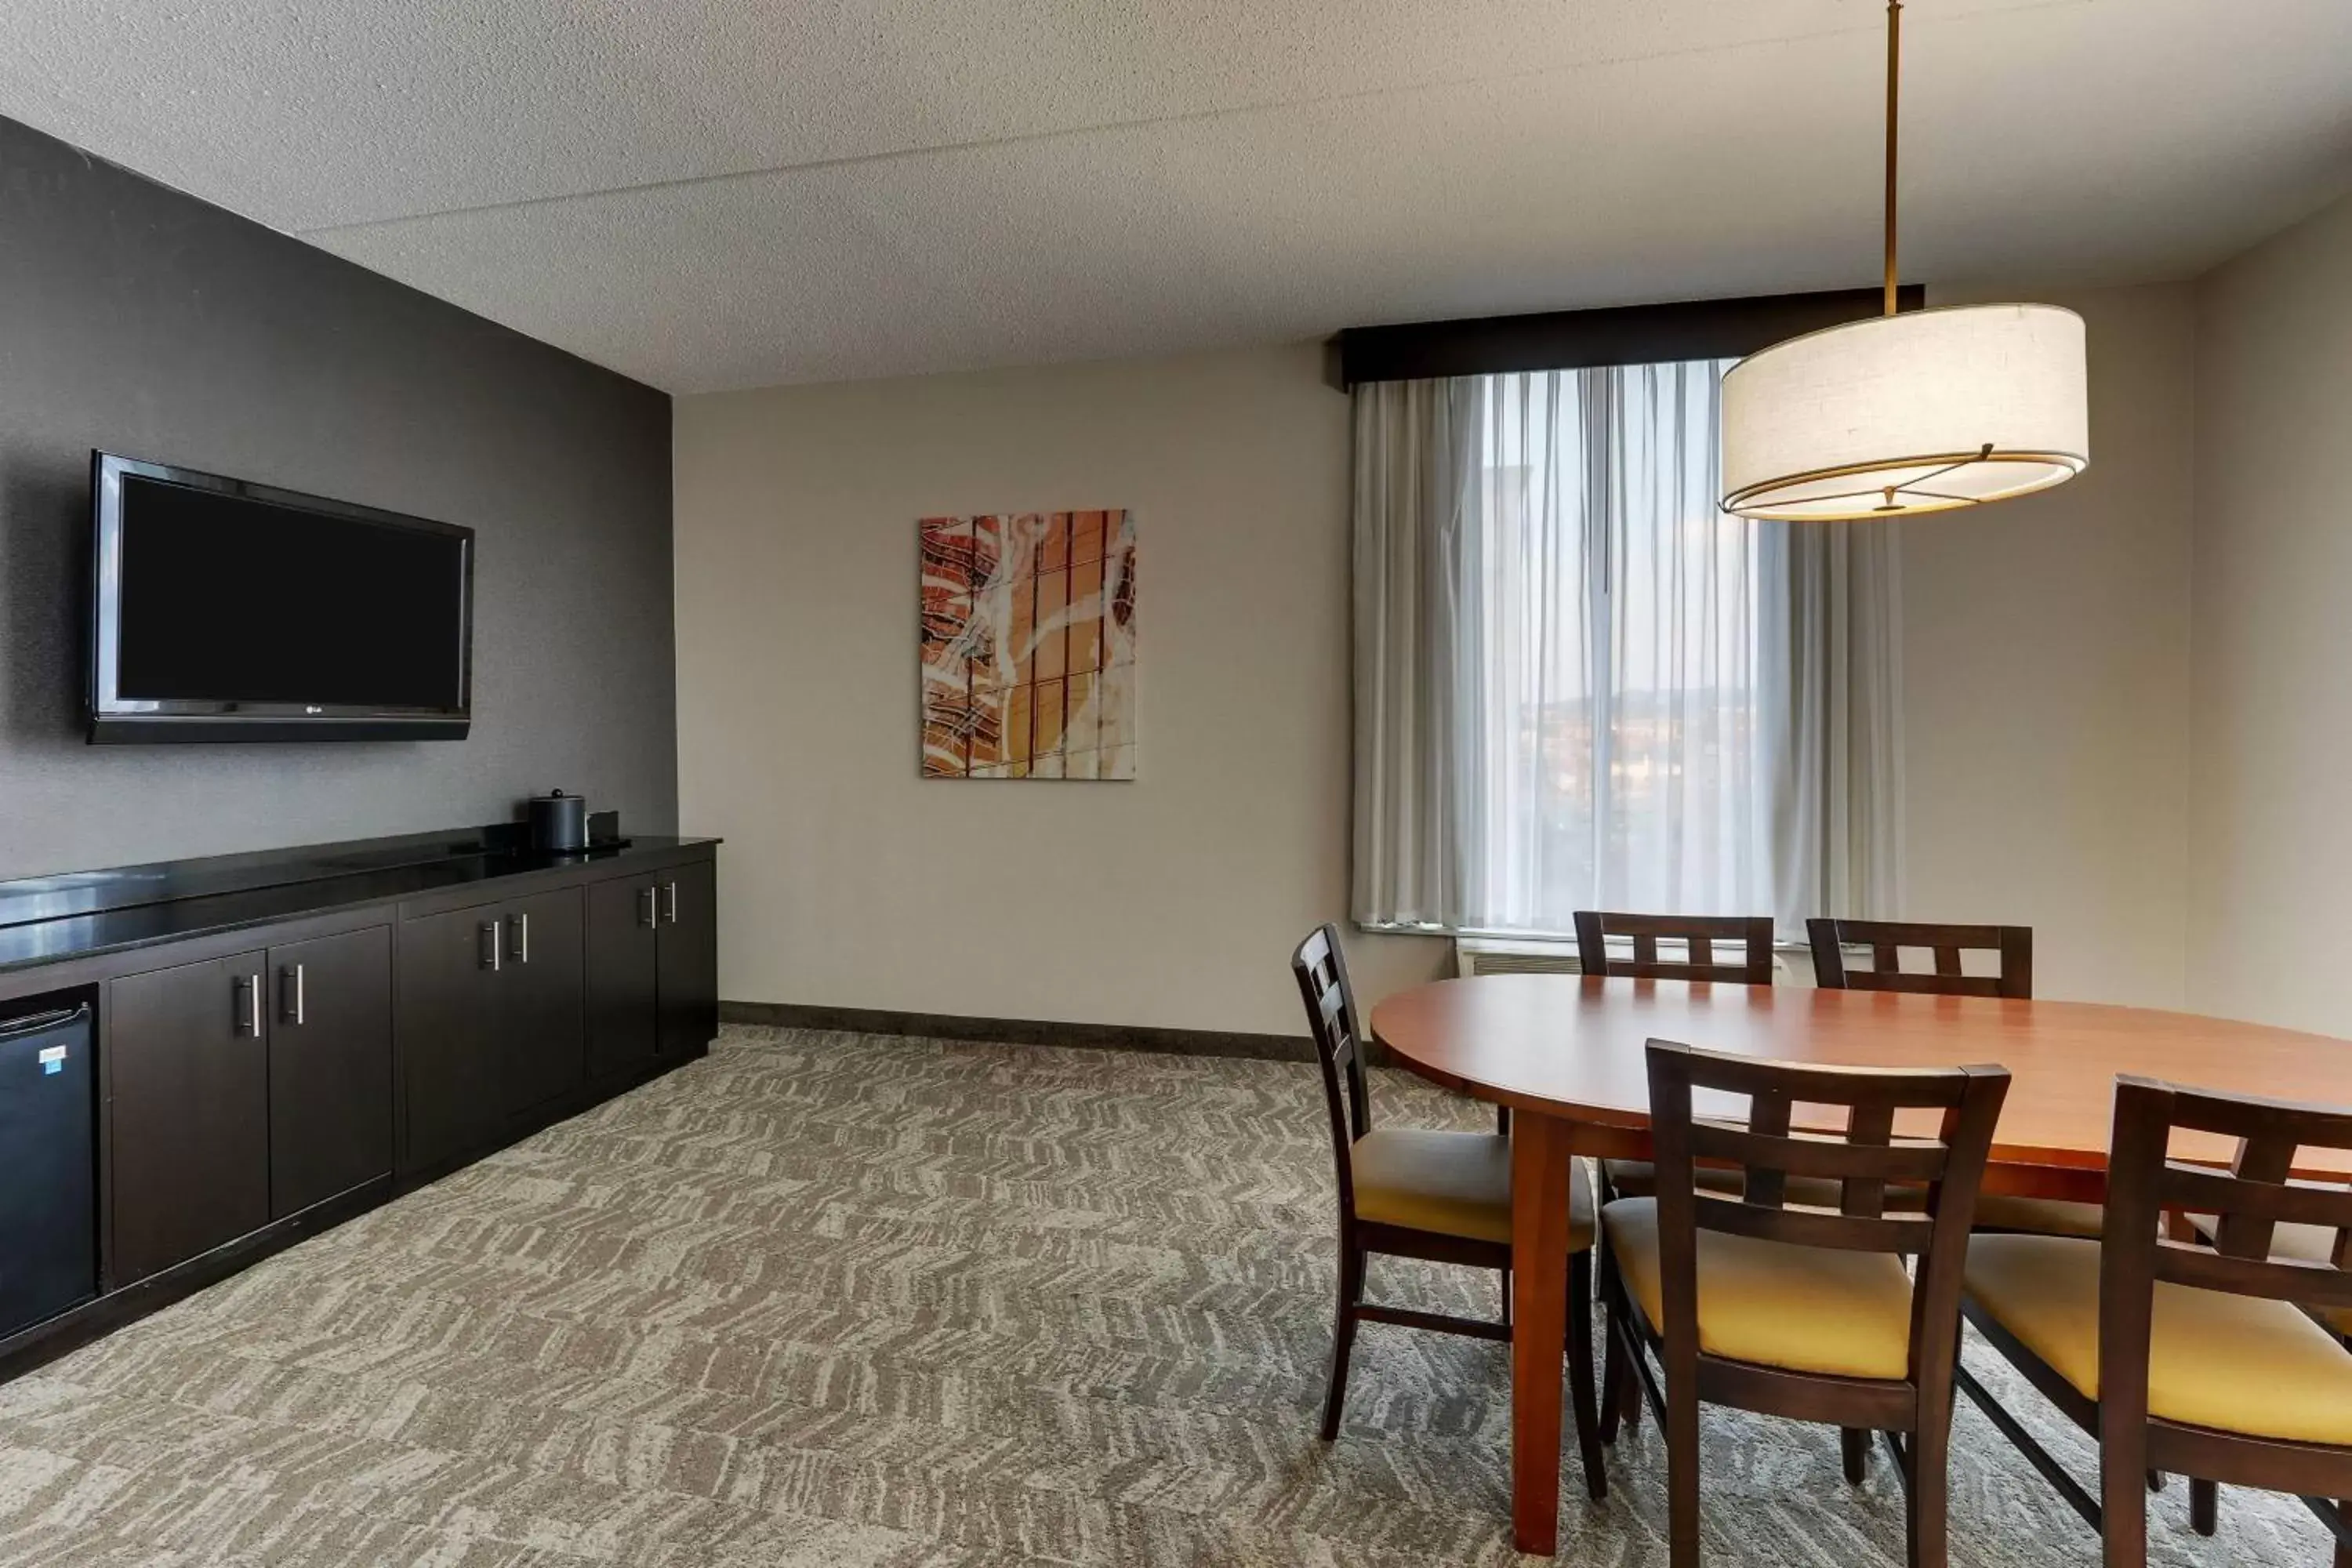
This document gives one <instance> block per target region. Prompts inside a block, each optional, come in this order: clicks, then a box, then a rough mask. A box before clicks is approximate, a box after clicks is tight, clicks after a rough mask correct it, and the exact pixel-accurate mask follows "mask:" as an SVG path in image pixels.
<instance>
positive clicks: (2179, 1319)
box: [1958, 1077, 2352, 1568]
mask: <svg viewBox="0 0 2352 1568" xmlns="http://www.w3.org/2000/svg"><path fill="white" fill-rule="evenodd" d="M2176 1129H2194V1130H2196V1131H2203V1132H2209V1133H2218V1134H2221V1136H2223V1137H2227V1138H2234V1139H2235V1140H2237V1152H2236V1156H2235V1158H2234V1159H2233V1160H2232V1161H2231V1165H2230V1168H2229V1169H2228V1170H2227V1171H2226V1172H2223V1171H2218V1170H2212V1169H2207V1168H2201V1167H2198V1166H2192V1165H2188V1164H2184V1163H2179V1162H2177V1161H2174V1160H2172V1159H2170V1158H2169V1156H2168V1147H2169V1144H2170V1142H2171V1138H2172V1134H2173V1132H2174V1131H2175V1130H2176ZM2303 1148H2324V1149H2352V1111H2347V1110H2328V1109H2326V1108H2323V1107H2318V1106H2308V1105H2294V1104H2289V1103H2286V1102H2284V1101H2279V1100H2252V1099H2238V1098H2234V1097H2231V1096H2228V1095H2221V1094H2215V1093H2210V1092H2208V1091H2206V1090H2202V1089H2186V1088H2180V1087H2178V1086H2175V1085H2172V1084H2167V1083H2161V1082H2158V1081H2156V1080H2154V1079H2141V1078H2129V1077H2126V1078H2122V1079H2117V1080H2116V1101H2115V1122H2114V1131H2113V1142H2112V1147H2111V1151H2110V1153H2109V1156H2108V1162H2107V1205H2106V1214H2107V1229H2106V1234H2105V1237H2103V1238H2101V1239H2100V1240H2098V1241H2090V1240H2086V1239H2084V1238H2082V1237H2054V1236H1979V1237H1976V1238H1974V1239H1973V1240H1972V1241H1970V1243H1969V1255H1968V1266H1967V1297H1966V1300H1965V1303H1964V1310H1965V1311H1966V1312H1967V1315H1968V1318H1969V1321H1970V1322H1972V1323H1974V1324H1975V1325H1976V1327H1977V1329H1978V1331H1979V1332H1981V1333H1982V1334H1983V1335H1984V1337H1985V1338H1986V1339H1987V1340H1988V1341H1990V1342H1991V1344H1992V1345H1993V1347H1994V1348H1995V1349H1996V1350H1998V1351H1999V1352H2000V1353H2001V1354H2002V1355H2003V1356H2004V1357H2006V1358H2007V1359H2008V1360H2009V1362H2010V1363H2011V1365H2013V1366H2015V1367H2016V1368H2017V1369H2018V1371H2019V1372H2021V1373H2023V1374H2024V1376H2025V1380H2026V1381H2027V1382H2028V1383H2031V1384H2032V1385H2033V1386H2034V1387H2035V1388H2036V1389H2038V1390H2039V1391H2040V1392H2041V1393H2042V1395H2043V1396H2044V1397H2046V1398H2047V1399H2048V1400H2049V1401H2050V1402H2051V1403H2052V1404H2053V1405H2056V1406H2057V1407H2058V1408H2059V1410H2060V1411H2061V1412H2063V1414H2064V1415H2066V1416H2067V1417H2069V1418H2070V1419H2071V1420H2073V1421H2074V1423H2075V1425H2077V1426H2080V1427H2082V1428H2083V1429H2084V1431H2085V1432H2088V1433H2090V1434H2091V1435H2092V1436H2094V1437H2095V1438H2097V1439H2098V1444H2099V1493H2098V1496H2097V1497H2093V1496H2092V1495H2091V1493H2090V1492H2089V1490H2088V1489H2085V1488H2084V1487H2083V1486H2082V1485H2081V1483H2079V1482H2078V1481H2076V1480H2075V1479H2074V1478H2073V1477H2072V1476H2071V1475H2069V1474H2068V1473H2067V1471H2066V1470H2065V1468H2063V1466H2061V1465H2060V1464H2059V1463H2058V1461H2057V1460H2056V1459H2054V1458H2052V1456H2051V1455H2050V1454H2049V1453H2048V1451H2047V1450H2045V1449H2044V1448H2043V1447H2042V1446H2041V1445H2040V1444H2039V1443H2038V1442H2036V1441H2035V1440H2034V1438H2033V1436H2032V1434H2031V1433H2029V1432H2027V1431H2026V1430H2025V1428H2024V1426H2022V1425H2021V1423H2020V1422H2019V1421H2018V1420H2017V1419H2016V1417H2015V1416H2014V1415H2011V1414H2010V1413H2009V1412H2008V1411H2007V1410H2006V1409H2004V1408H2003V1407H2002V1406H2001V1405H2000V1403H1999V1402H1998V1401H1996V1400H1995V1399H1994V1398H1993V1397H1992V1396H1991V1395H1990V1394H1989V1393H1988V1392H1987V1391H1986V1390H1985V1388H1984V1386H1983V1384H1980V1383H1979V1382H1978V1381H1977V1380H1976V1379H1975V1378H1974V1377H1973V1376H1971V1375H1970V1374H1969V1373H1968V1371H1967V1369H1966V1368H1965V1367H1963V1368H1961V1369H1959V1373H1958V1377H1959V1384H1960V1386H1961V1388H1962V1389H1963V1390H1965V1391H1966V1392H1967V1394H1968V1395H1969V1398H1970V1399H1971V1400H1973V1401H1974V1402H1975V1403H1976V1404H1977V1405H1979V1407H1980V1408H1982V1409H1983V1411H1984V1413H1985V1415H1987V1416H1988V1417H1989V1418H1990V1420H1991V1421H1992V1423H1993V1425H1994V1426H1997V1427H1999V1428H2000V1431H2001V1432H2002V1434H2003V1435H2005V1436H2007V1437H2008V1438H2009V1439H2010V1441H2011V1442H2012V1443H2014V1444H2015V1445H2017V1447H2018V1448H2019V1450H2020V1451H2021V1453H2023V1454H2024V1456H2025V1457H2026V1458H2027V1459H2029V1460H2030V1461H2032V1465H2033V1468H2035V1469H2037V1470H2039V1471H2040V1472H2041V1473H2042V1477H2043V1479H2046V1480H2048V1481H2049V1482H2050V1484H2051V1485H2052V1486H2053V1488H2055V1489H2056V1490H2057V1491H2058V1493H2059V1495H2060V1496H2061V1497H2063V1498H2064V1499H2065V1500H2066V1501H2067V1502H2068V1503H2070V1504H2072V1505H2073V1507H2074V1510H2075V1511H2076V1512H2078V1513H2080V1514H2081V1515H2082V1516H2083V1518H2084V1520H2085V1521H2088V1522H2089V1523H2090V1525H2091V1526H2092V1528H2094V1529H2095V1530H2097V1531H2099V1532H2100V1534H2101V1536H2102V1537H2103V1539H2104V1551H2105V1562H2106V1563H2107V1564H2108V1568H2137V1565H2139V1564H2141V1563H2146V1561H2147V1500H2146V1496H2145V1494H2144V1492H2143V1491H2142V1490H2141V1479H2142V1477H2143V1475H2144V1474H2145V1473H2146V1472H2147V1470H2148V1469H2149V1468H2151V1467H2153V1468H2156V1469H2159V1470H2166V1471H2171V1472H2174V1473H2178V1474H2185V1475H2188V1476H2190V1477H2193V1478H2195V1479H2196V1480H2197V1482H2198V1483H2199V1486H2198V1488H2197V1489H2194V1490H2192V1514H2195V1513H2202V1514H2203V1515H2204V1517H2201V1518H2197V1519H2195V1520H2193V1522H2194V1524H2195V1525H2196V1528H2198V1529H2199V1530H2200V1531H2201V1532H2204V1533H2210V1532H2211V1529H2212V1520H2211V1517H2210V1516H2211V1509H2212V1503H2211V1498H2212V1495H2213V1488H2214V1486H2215V1484H2216V1483H2228V1484H2230V1485H2235V1486H2250V1487H2257V1488H2263V1489H2268V1490H2273V1491H2286V1492H2293V1493H2294V1494H2296V1495H2298V1496H2300V1497H2302V1498H2303V1500H2304V1501H2305V1503H2306V1504H2307V1505H2308V1506H2309V1507H2310V1509H2311V1510H2312V1512H2313V1513H2314V1514H2315V1515H2316V1516H2317V1517H2318V1518H2319V1520H2320V1522H2321V1523H2323V1524H2324V1525H2326V1527H2327V1530H2328V1531H2329V1532H2330V1533H2331V1534H2332V1535H2333V1536H2334V1537H2335V1539H2336V1552H2335V1563H2336V1568H2352V1511H2347V1504H2346V1503H2345V1502H2344V1501H2343V1500H2344V1499H2347V1498H2352V1349H2347V1347H2346V1345H2345V1343H2344V1342H2343V1341H2342V1340H2341V1339H2339V1338H2338V1337H2336V1335H2335V1334H2332V1333H2330V1332H2329V1331H2327V1330H2326V1329H2325V1328H2322V1327H2321V1326H2320V1324H2319V1323H2318V1322H2316V1321H2314V1317H2313V1315H2312V1314H2313V1313H2322V1314H2325V1313H2329V1312H2343V1311H2346V1310H2352V1189H2347V1188H2345V1187H2341V1186H2321V1185H2307V1184H2299V1183H2293V1182H2290V1181H2288V1180H2287V1175H2288V1172H2289V1170H2290V1169H2291V1166H2292V1163H2293V1162H2294V1157H2295V1152H2296V1151H2297V1150H2298V1149H2303ZM2166 1210H2177V1211H2180V1212H2186V1213H2191V1214H2201V1215H2210V1216H2212V1219H2211V1225H2212V1231H2211V1234H2212V1245H2211V1246H2210V1247H2208V1246H2205V1245H2202V1244H2200V1243H2196V1242H2183V1241H2176V1240H2171V1239H2168V1238H2166V1237H2162V1236H2160V1235H2159V1234H2158V1226H2157V1216H2158V1214H2159V1213H2161V1212H2163V1211H2166ZM2285 1226H2309V1227H2314V1228H2315V1229H2317V1230H2320V1231H2324V1232H2326V1233H2329V1234H2332V1235H2333V1237H2334V1238H2335V1239H2334V1242H2333V1245H2332V1246H2331V1247H2329V1249H2328V1254H2327V1256H2326V1258H2310V1259H2302V1258H2288V1257H2284V1256H2282V1255H2281V1254H2280V1253H2279V1252H2278V1251H2276V1250H2275V1233H2276V1232H2277V1231H2279V1230H2280V1229H2283V1228H2284V1227H2285ZM2200 1493H2201V1494H2202V1495H2201V1498H2200V1495H2199V1494H2200Z"/></svg>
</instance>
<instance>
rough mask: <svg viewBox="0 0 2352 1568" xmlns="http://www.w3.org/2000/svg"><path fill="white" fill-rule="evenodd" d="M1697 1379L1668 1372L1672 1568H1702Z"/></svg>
mask: <svg viewBox="0 0 2352 1568" xmlns="http://www.w3.org/2000/svg"><path fill="white" fill-rule="evenodd" d="M1694 1381H1696V1380H1695V1379H1692V1378H1687V1377H1676V1376H1675V1374H1674V1372H1673V1369H1672V1368H1669V1369H1668V1370H1667V1373H1666V1387H1665V1395H1666V1542H1667V1549H1666V1561H1667V1563H1668V1564H1669V1568H1699V1553H1698V1490H1699V1488H1698V1452H1699V1449H1698V1390H1697V1389H1696V1388H1694V1387H1693V1386H1692V1384H1693V1382H1694Z"/></svg>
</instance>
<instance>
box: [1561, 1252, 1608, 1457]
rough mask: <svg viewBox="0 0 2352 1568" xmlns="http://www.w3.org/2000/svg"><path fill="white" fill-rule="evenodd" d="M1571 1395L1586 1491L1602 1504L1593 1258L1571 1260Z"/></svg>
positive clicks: (1586, 1254) (1585, 1255)
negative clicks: (1594, 1374) (1595, 1395)
mask: <svg viewBox="0 0 2352 1568" xmlns="http://www.w3.org/2000/svg"><path fill="white" fill-rule="evenodd" d="M1568 1393H1569V1400H1570V1404H1572V1405H1574V1406H1575V1409H1576V1447H1577V1449H1578V1451H1579V1452H1580V1453H1581V1454H1582V1455H1583V1457H1584V1489H1585V1490H1586V1491H1587V1492H1588V1493H1590V1494H1591V1497H1592V1500H1593V1501H1595V1502H1599V1501H1601V1500H1603V1499H1604V1498H1606V1497H1608V1495H1609V1476H1608V1472H1607V1471H1606V1470H1605V1469H1603V1468H1602V1467H1601V1413H1600V1412H1599V1411H1598V1410H1597V1409H1595V1408H1594V1406H1593V1401H1592V1254H1591V1252H1590V1251H1586V1252H1580V1253H1578V1254H1577V1255H1576V1256H1575V1257H1573V1258H1570V1259H1569V1260H1568Z"/></svg>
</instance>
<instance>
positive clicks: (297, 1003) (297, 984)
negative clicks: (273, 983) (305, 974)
mask: <svg viewBox="0 0 2352 1568" xmlns="http://www.w3.org/2000/svg"><path fill="white" fill-rule="evenodd" d="M278 988H279V993H280V994H281V995H282V996H283V998H284V1000H283V1001H281V1002H280V1003H279V1005H278V1015H279V1016H281V1017H283V1018H284V1019H285V1020H286V1022H288V1023H289V1024H299V1023H302V1022H305V1019H304V1018H303V1016H302V1012H303V997H302V966H301V965H300V964H299V963H298V964H296V965H294V966H293V967H292V968H291V969H281V970H279V971H278Z"/></svg>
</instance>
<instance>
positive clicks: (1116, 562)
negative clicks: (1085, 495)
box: [920, 511, 1136, 780]
mask: <svg viewBox="0 0 2352 1568" xmlns="http://www.w3.org/2000/svg"><path fill="white" fill-rule="evenodd" d="M920 529H921V542H922V548H921V555H922V617H923V619H922V701H923V773H925V774H926V775H927V776H929V777H932V778H959V779H1095V780H1126V779H1132V778H1134V777H1135V769H1136V740H1135V519H1134V517H1133V516H1132V515H1131V514H1130V513H1129V512H1125V511H1047V512H1020V513H1003V514H982V515H980V516H976V517H927V518H925V519H923V520H922V521H921V524H920Z"/></svg>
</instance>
